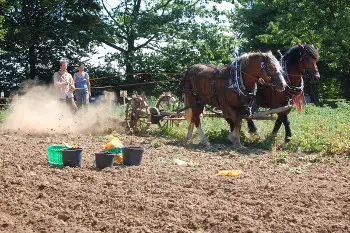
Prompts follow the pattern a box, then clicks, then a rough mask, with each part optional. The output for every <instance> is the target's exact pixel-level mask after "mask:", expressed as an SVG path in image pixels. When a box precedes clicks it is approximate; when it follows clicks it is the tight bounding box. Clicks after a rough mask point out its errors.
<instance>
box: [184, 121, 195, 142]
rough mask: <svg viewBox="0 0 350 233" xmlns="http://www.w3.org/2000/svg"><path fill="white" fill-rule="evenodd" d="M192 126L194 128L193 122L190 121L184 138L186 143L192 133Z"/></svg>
mask: <svg viewBox="0 0 350 233" xmlns="http://www.w3.org/2000/svg"><path fill="white" fill-rule="evenodd" d="M193 128H194V123H192V122H191V123H190V124H189V125H188V127H187V134H186V137H185V139H184V143H185V144H187V143H188V142H190V141H191V139H192V135H193Z"/></svg>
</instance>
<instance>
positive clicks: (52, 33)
mask: <svg viewBox="0 0 350 233" xmlns="http://www.w3.org/2000/svg"><path fill="white" fill-rule="evenodd" d="M5 7H6V9H9V11H8V12H5V14H4V22H3V28H4V29H6V33H5V35H4V40H3V41H1V42H0V50H2V51H4V53H3V54H0V64H1V66H0V80H1V82H0V87H1V89H3V90H4V89H5V90H8V89H11V88H13V87H14V86H17V85H19V83H20V82H21V81H22V80H24V79H28V78H31V79H34V78H36V77H37V78H38V79H40V80H44V81H45V82H50V81H51V79H52V75H53V72H54V71H55V70H57V69H58V68H59V66H58V61H59V60H60V58H62V57H65V58H68V59H69V61H70V65H69V71H70V72H72V71H73V68H74V67H72V65H74V64H77V62H78V61H79V60H80V59H81V57H84V56H86V55H87V53H88V52H90V51H91V47H90V45H91V42H93V40H94V39H93V34H94V33H93V29H94V28H95V26H96V25H97V24H98V20H99V19H98V16H97V15H96V14H95V13H94V12H95V11H99V9H100V8H99V5H98V4H97V1H95V0H89V1H74V0H69V1H63V0H52V1H46V0H45V1H44V0H41V1H18V0H9V1H6V2H5ZM0 12H3V11H1V10H0ZM0 15H2V14H0Z"/></svg>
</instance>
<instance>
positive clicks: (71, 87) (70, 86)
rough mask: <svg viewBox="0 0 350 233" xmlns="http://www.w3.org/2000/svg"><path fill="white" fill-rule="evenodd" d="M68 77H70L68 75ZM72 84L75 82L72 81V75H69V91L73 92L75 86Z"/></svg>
mask: <svg viewBox="0 0 350 233" xmlns="http://www.w3.org/2000/svg"><path fill="white" fill-rule="evenodd" d="M69 75H70V74H69ZM74 83H75V81H74V79H73V77H72V75H70V83H69V88H70V90H71V91H75V84H74Z"/></svg>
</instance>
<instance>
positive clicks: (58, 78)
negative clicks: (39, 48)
mask: <svg viewBox="0 0 350 233" xmlns="http://www.w3.org/2000/svg"><path fill="white" fill-rule="evenodd" d="M67 65H68V61H67V60H66V59H61V61H60V70H59V71H57V72H55V73H54V75H53V82H54V87H55V90H56V97H57V98H58V99H59V100H60V101H64V102H66V103H67V104H68V105H69V106H70V107H71V108H72V111H73V112H76V111H77V110H78V108H77V105H76V104H75V101H74V94H73V92H74V90H75V85H74V80H73V77H72V75H71V74H70V73H68V72H67Z"/></svg>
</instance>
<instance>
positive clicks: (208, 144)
mask: <svg viewBox="0 0 350 233" xmlns="http://www.w3.org/2000/svg"><path fill="white" fill-rule="evenodd" d="M204 146H205V149H206V150H210V149H211V148H212V147H211V144H210V143H207V144H205V145H204Z"/></svg>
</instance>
